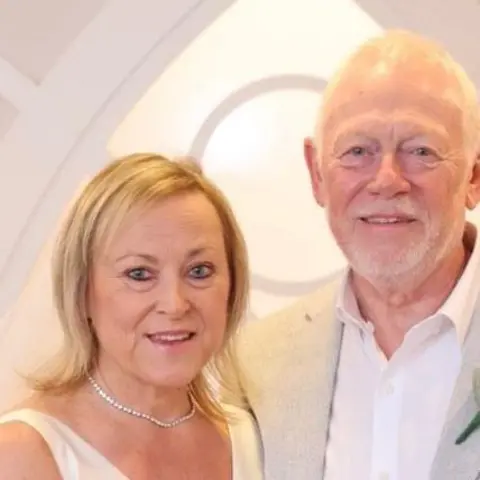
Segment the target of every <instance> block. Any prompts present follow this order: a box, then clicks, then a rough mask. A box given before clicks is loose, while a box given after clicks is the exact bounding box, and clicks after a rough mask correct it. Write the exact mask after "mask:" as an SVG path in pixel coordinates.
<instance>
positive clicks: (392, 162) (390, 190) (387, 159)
mask: <svg viewBox="0 0 480 480" xmlns="http://www.w3.org/2000/svg"><path fill="white" fill-rule="evenodd" d="M367 190H368V192H369V193H371V194H373V195H381V196H384V197H386V198H391V197H394V196H396V195H398V194H401V193H407V192H408V191H409V190H410V183H409V182H408V181H407V180H406V179H405V177H404V176H403V173H402V170H401V168H400V166H399V164H398V162H397V160H396V158H395V155H392V154H385V155H384V156H383V157H382V159H381V161H380V165H379V167H378V169H377V170H376V171H375V173H374V176H373V178H372V179H371V180H370V182H369V183H368V185H367Z"/></svg>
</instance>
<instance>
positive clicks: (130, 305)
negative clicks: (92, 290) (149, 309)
mask: <svg viewBox="0 0 480 480" xmlns="http://www.w3.org/2000/svg"><path fill="white" fill-rule="evenodd" d="M91 316H92V320H93V324H94V327H95V330H96V331H97V335H98V337H99V340H100V341H102V339H103V338H108V339H109V342H110V343H111V340H110V339H112V338H115V339H117V340H121V339H125V338H126V337H129V336H133V335H134V333H135V327H136V325H137V324H138V322H139V321H140V320H141V318H143V316H145V302H144V301H139V294H138V293H137V292H129V293H125V292H124V291H122V289H118V290H116V291H111V292H104V294H103V295H97V296H96V299H95V302H94V304H93V308H92V315H91Z"/></svg>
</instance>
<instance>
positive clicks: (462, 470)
mask: <svg viewBox="0 0 480 480" xmlns="http://www.w3.org/2000/svg"><path fill="white" fill-rule="evenodd" d="M479 367H480V309H479V308H478V307H477V308H476V309H475V314H474V316H473V318H472V323H471V325H470V330H469V332H468V334H467V337H466V339H465V343H464V353H463V363H462V368H461V371H460V375H459V377H458V380H457V383H456V385H455V389H454V393H453V397H452V401H451V404H450V408H449V412H448V416H447V421H446V424H445V428H444V431H443V435H442V439H441V441H440V445H439V448H438V451H437V455H436V458H435V462H434V464H433V469H432V475H431V478H432V479H434V480H451V479H455V480H480V431H477V432H474V433H473V434H472V435H471V436H470V437H469V438H468V439H467V440H466V441H465V442H464V443H462V444H460V445H455V440H456V439H457V438H458V436H459V435H460V433H462V431H463V430H464V429H465V427H466V426H467V425H468V423H469V422H470V421H471V420H472V418H473V417H474V415H475V414H476V413H477V412H478V406H477V404H476V402H475V399H474V397H473V391H472V380H473V372H474V370H475V369H476V368H479Z"/></svg>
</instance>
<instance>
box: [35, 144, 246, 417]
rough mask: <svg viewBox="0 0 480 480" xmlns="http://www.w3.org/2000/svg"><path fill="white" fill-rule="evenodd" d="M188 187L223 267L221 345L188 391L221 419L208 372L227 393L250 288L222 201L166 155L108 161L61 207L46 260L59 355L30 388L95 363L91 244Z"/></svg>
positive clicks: (68, 382) (192, 168) (62, 388)
mask: <svg viewBox="0 0 480 480" xmlns="http://www.w3.org/2000/svg"><path fill="white" fill-rule="evenodd" d="M190 192H200V193H201V194H202V195H204V196H205V197H206V198H207V199H208V200H209V201H210V202H211V203H212V205H213V206H214V208H215V210H216V212H217V214H218V216H219V218H220V221H221V224H222V227H223V235H224V240H225V248H226V253H227V259H228V265H229V273H230V292H229V298H228V318H227V328H226V334H225V339H224V345H223V348H222V349H221V350H220V351H219V352H218V353H217V354H216V355H215V356H214V358H213V359H212V361H211V362H210V364H209V365H208V366H206V368H205V369H204V371H202V372H201V373H200V374H199V375H198V376H197V378H195V379H194V380H193V382H192V384H191V385H190V391H191V394H192V396H193V399H194V401H195V403H196V404H197V406H198V407H199V408H200V409H201V410H202V411H203V412H204V413H205V414H206V415H207V416H208V417H210V418H212V419H216V420H222V419H223V418H224V412H223V410H222V409H221V408H220V405H219V404H218V402H217V401H216V399H215V393H214V390H213V389H214V388H215V387H214V386H212V378H214V379H215V381H216V382H218V384H219V386H220V387H221V388H222V389H223V390H227V391H228V390H229V388H230V385H229V379H228V372H230V371H233V370H234V369H236V367H237V365H236V361H235V356H234V354H233V344H232V338H233V336H234V333H235V331H236V330H237V327H238V325H239V323H240V321H241V319H242V317H243V314H244V312H245V309H246V304H247V296H248V290H249V284H248V283H249V282H248V261H247V251H246V246H245V242H244V239H243V236H242V233H241V231H240V229H239V226H238V224H237V222H236V219H235V216H234V214H233V212H232V210H231V208H230V206H229V203H228V201H227V199H226V198H225V196H224V195H223V194H222V192H221V191H220V190H219V189H218V188H217V187H216V186H215V185H214V184H213V183H212V182H210V181H209V180H208V179H207V178H206V177H205V176H204V175H203V174H202V173H201V170H200V169H199V167H198V166H197V165H196V164H195V163H194V162H193V161H190V160H181V161H170V160H168V159H166V158H164V157H162V156H160V155H156V154H148V153H145V154H133V155H129V156H127V157H123V158H120V159H118V160H116V161H114V162H112V163H110V164H109V165H107V166H106V167H105V168H104V169H103V170H101V171H100V172H99V173H98V174H97V175H96V176H95V177H94V178H93V179H92V180H91V181H90V182H89V183H88V184H87V185H86V187H85V188H84V189H83V191H82V192H81V194H80V196H79V198H78V199H77V200H76V201H75V202H74V204H73V206H72V208H71V209H70V211H69V212H68V215H67V217H66V219H65V221H64V223H63V225H62V228H61V230H60V233H59V235H58V238H57V242H56V246H55V250H54V254H53V265H52V267H53V268H52V269H53V294H54V301H55V307H56V310H57V312H58V316H59V319H60V323H61V326H62V329H63V333H64V342H63V345H62V348H61V350H60V351H59V352H58V354H57V355H56V356H55V357H54V358H52V359H51V361H50V362H48V363H47V365H46V366H44V368H42V369H41V371H39V372H37V374H36V375H34V376H33V377H32V379H31V380H32V383H33V387H34V388H35V389H36V390H37V391H40V392H45V393H62V392H67V391H70V390H72V389H74V388H76V387H78V386H79V385H81V384H82V383H83V382H84V381H85V378H86V375H87V373H88V372H89V371H90V370H91V369H92V368H93V367H94V366H95V362H96V358H97V354H98V345H97V342H96V337H95V333H94V331H93V328H92V326H91V322H90V321H89V319H88V313H87V305H86V303H87V284H88V278H89V273H90V271H91V267H92V261H93V255H94V251H95V248H96V246H97V245H99V243H102V242H105V241H107V240H108V238H111V236H112V235H114V234H115V232H116V231H117V228H118V227H119V226H120V224H121V222H122V221H123V219H124V218H125V216H126V215H127V214H128V213H129V212H130V211H132V209H133V208H135V207H138V206H148V205H151V204H152V203H158V202H161V201H162V200H164V199H166V198H168V197H171V196H173V195H179V194H184V193H190ZM212 375H213V377H212ZM231 388H232V389H233V388H235V385H232V386H231Z"/></svg>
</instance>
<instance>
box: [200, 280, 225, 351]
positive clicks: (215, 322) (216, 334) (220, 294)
mask: <svg viewBox="0 0 480 480" xmlns="http://www.w3.org/2000/svg"><path fill="white" fill-rule="evenodd" d="M201 293H202V295H201V299H198V300H199V301H198V302H197V305H198V306H199V308H200V309H201V316H202V319H203V322H204V327H205V330H206V331H207V332H208V336H209V337H211V338H212V339H215V342H216V343H218V342H221V341H222V339H223V337H224V334H225V330H226V326H227V315H228V293H229V288H228V284H227V283H223V284H222V285H216V286H215V287H212V288H210V289H208V291H203V292H201Z"/></svg>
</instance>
